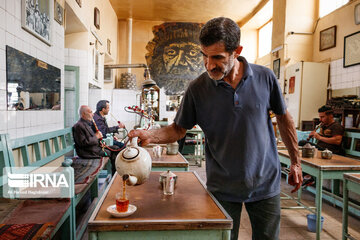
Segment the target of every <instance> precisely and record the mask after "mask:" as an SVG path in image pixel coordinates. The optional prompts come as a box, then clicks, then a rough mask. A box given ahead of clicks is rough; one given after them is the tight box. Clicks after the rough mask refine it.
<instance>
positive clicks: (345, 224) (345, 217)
mask: <svg viewBox="0 0 360 240" xmlns="http://www.w3.org/2000/svg"><path fill="white" fill-rule="evenodd" d="M347 183H348V181H347V179H344V184H343V204H344V206H343V214H342V225H343V226H342V227H343V229H342V239H343V240H346V239H347V234H348V194H349V191H348V189H347Z"/></svg>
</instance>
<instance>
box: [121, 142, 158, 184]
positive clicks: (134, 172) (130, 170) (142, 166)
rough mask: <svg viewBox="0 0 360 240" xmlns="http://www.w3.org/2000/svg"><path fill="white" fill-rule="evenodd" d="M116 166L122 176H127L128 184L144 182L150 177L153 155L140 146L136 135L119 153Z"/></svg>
mask: <svg viewBox="0 0 360 240" xmlns="http://www.w3.org/2000/svg"><path fill="white" fill-rule="evenodd" d="M115 167H116V171H117V172H118V174H119V175H120V176H122V177H123V178H124V176H125V179H127V181H126V183H127V184H128V185H135V184H142V183H144V182H145V181H146V180H147V179H148V178H149V175H150V172H151V157H150V154H149V153H148V151H146V150H145V149H144V148H142V147H139V146H138V144H137V137H135V138H133V139H131V143H130V144H129V146H128V147H126V148H125V149H124V150H122V151H121V152H120V153H119V154H118V155H117V157H116V160H115Z"/></svg>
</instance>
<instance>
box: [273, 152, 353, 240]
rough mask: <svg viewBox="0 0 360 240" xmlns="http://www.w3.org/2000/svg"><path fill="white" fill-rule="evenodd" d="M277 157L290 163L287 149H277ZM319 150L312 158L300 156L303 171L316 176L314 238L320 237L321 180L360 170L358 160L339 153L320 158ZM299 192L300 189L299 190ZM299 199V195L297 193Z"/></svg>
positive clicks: (341, 178) (339, 177) (341, 176)
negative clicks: (329, 157) (330, 157)
mask: <svg viewBox="0 0 360 240" xmlns="http://www.w3.org/2000/svg"><path fill="white" fill-rule="evenodd" d="M278 153H279V159H280V162H281V163H284V164H286V165H290V163H291V162H290V157H289V153H288V151H287V150H279V151H278ZM320 154H321V152H320V151H318V153H317V155H316V157H314V158H304V157H301V166H302V170H303V172H306V173H308V174H310V175H311V176H314V177H316V196H315V205H316V217H317V222H316V239H317V240H319V239H320V225H321V222H320V218H321V209H322V187H323V180H324V179H330V180H334V179H337V180H343V174H344V173H352V172H359V171H360V161H359V160H356V159H353V158H348V157H343V156H339V155H335V154H334V155H333V157H332V159H330V160H327V159H322V158H321V155H320ZM299 194H301V191H300V192H299ZM299 199H300V195H299Z"/></svg>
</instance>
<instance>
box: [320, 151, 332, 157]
mask: <svg viewBox="0 0 360 240" xmlns="http://www.w3.org/2000/svg"><path fill="white" fill-rule="evenodd" d="M321 158H324V159H331V158H332V151H330V150H328V149H325V150H324V151H322V152H321Z"/></svg>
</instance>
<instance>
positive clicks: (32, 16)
mask: <svg viewBox="0 0 360 240" xmlns="http://www.w3.org/2000/svg"><path fill="white" fill-rule="evenodd" d="M53 9H54V8H53V1H49V0H38V1H33V0H22V1H21V27H22V28H23V29H25V30H26V31H28V32H29V33H31V34H33V35H34V36H35V37H37V38H39V39H40V40H41V41H43V42H45V43H46V44H48V45H49V46H50V45H51V22H52V21H51V20H52V18H53Z"/></svg>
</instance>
